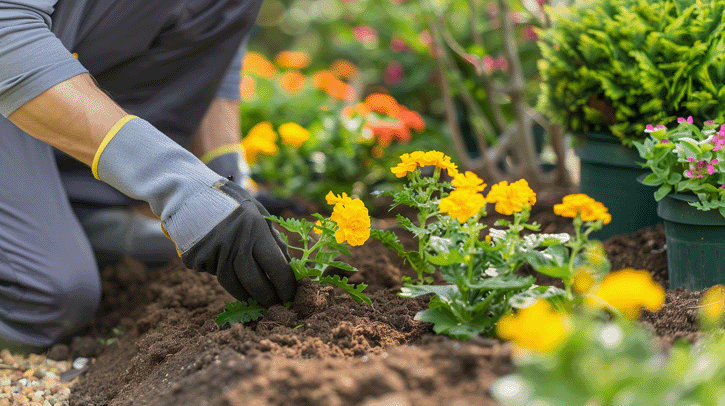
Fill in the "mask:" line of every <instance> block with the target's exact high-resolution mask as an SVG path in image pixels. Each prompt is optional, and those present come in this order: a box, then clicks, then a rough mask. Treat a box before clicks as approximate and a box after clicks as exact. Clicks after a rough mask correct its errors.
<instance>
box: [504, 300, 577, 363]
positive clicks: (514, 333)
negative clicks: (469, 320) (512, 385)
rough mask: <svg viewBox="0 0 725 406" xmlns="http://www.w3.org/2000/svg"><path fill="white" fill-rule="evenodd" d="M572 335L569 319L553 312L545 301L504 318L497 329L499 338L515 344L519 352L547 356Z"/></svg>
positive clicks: (560, 313) (564, 315) (563, 314)
mask: <svg viewBox="0 0 725 406" xmlns="http://www.w3.org/2000/svg"><path fill="white" fill-rule="evenodd" d="M570 331H571V320H570V319H569V317H568V316H567V315H566V314H565V313H563V312H559V311H556V310H554V308H553V307H552V306H551V304H549V302H548V301H546V300H539V301H537V302H536V303H534V304H533V305H531V306H529V307H527V308H524V309H520V310H519V311H518V312H516V314H515V315H512V314H509V315H506V316H503V317H501V319H500V320H499V322H498V324H497V326H496V333H497V334H498V336H499V337H500V338H502V339H504V340H510V341H513V342H514V344H516V346H517V347H519V348H523V349H528V350H535V351H539V352H544V353H550V352H552V351H554V350H555V349H556V348H557V347H558V346H559V345H560V344H561V343H563V342H564V340H565V339H566V338H567V336H568V335H569V332H570Z"/></svg>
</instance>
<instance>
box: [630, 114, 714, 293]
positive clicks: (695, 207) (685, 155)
mask: <svg viewBox="0 0 725 406" xmlns="http://www.w3.org/2000/svg"><path fill="white" fill-rule="evenodd" d="M677 121H678V124H677V125H676V126H674V128H671V129H669V130H668V129H667V127H665V126H664V125H662V124H660V125H657V126H652V125H650V126H648V127H647V128H646V130H645V131H646V132H647V133H649V137H648V138H647V139H645V140H644V141H643V142H637V141H635V142H634V145H635V146H636V147H637V150H638V151H639V154H640V155H641V157H642V158H643V159H645V160H646V162H645V164H644V165H645V167H646V168H647V169H648V172H649V174H648V175H647V176H646V177H644V178H643V179H642V183H644V184H646V185H650V186H656V187H658V188H657V191H656V192H655V194H654V195H655V199H656V200H657V202H658V207H657V212H658V214H659V216H660V217H661V218H662V219H663V220H664V221H665V238H666V241H667V269H668V274H669V281H670V288H674V287H684V288H687V289H689V290H699V289H703V288H706V287H710V286H713V285H716V284H721V283H723V282H725V263H723V261H722V258H721V255H722V252H723V248H724V247H725V150H723V146H724V145H725V125H718V124H716V123H715V122H713V121H706V122H705V123H704V125H703V127H702V129H701V128H699V127H698V126H696V125H695V124H694V121H693V118H692V117H688V118H686V119H685V118H682V117H681V118H678V120H677Z"/></svg>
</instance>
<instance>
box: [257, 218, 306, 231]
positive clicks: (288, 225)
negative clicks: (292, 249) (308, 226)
mask: <svg viewBox="0 0 725 406" xmlns="http://www.w3.org/2000/svg"><path fill="white" fill-rule="evenodd" d="M265 219H267V220H270V221H274V222H275V223H277V224H279V225H281V226H282V227H284V228H285V229H287V231H292V232H293V233H299V234H302V233H303V231H302V223H301V222H300V220H298V219H293V218H290V219H286V218H283V217H278V216H267V217H265ZM305 221H306V220H305Z"/></svg>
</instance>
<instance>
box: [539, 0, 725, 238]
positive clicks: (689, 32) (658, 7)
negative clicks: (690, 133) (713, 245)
mask: <svg viewBox="0 0 725 406" xmlns="http://www.w3.org/2000/svg"><path fill="white" fill-rule="evenodd" d="M723 12H725V0H714V1H708V2H700V1H695V0H664V1H661V0H601V1H596V2H593V1H586V0H575V1H574V3H573V4H572V5H571V6H569V7H561V8H556V9H553V10H549V13H548V14H549V15H550V16H552V23H551V26H550V28H548V29H545V30H542V31H540V41H539V45H540V47H541V51H542V59H541V60H540V62H539V65H540V66H539V68H540V72H541V75H542V82H543V83H542V89H541V90H542V91H541V94H540V98H539V103H538V107H539V109H540V110H541V111H542V112H544V114H546V115H548V116H549V117H550V118H551V119H552V120H553V121H555V122H557V123H558V124H560V125H561V126H562V127H563V128H564V130H566V131H568V132H570V133H573V134H575V135H576V136H577V137H576V139H577V152H578V154H579V155H580V158H581V177H580V178H581V189H582V192H583V193H586V194H588V195H590V196H592V197H593V198H595V199H597V200H599V201H601V202H602V203H604V204H605V205H606V206H607V207H609V209H610V212H611V213H612V216H613V218H614V219H615V221H614V222H613V223H614V224H616V225H617V226H615V227H611V228H610V229H609V232H610V233H612V234H618V233H625V232H633V231H636V230H637V229H639V228H641V227H643V226H646V225H649V224H653V223H656V222H657V221H658V219H657V217H656V216H655V215H654V214H653V213H654V207H652V206H648V203H647V202H648V200H649V201H651V199H649V197H644V196H645V195H647V196H648V195H649V193H651V191H650V190H648V189H647V186H644V185H639V184H638V183H637V182H636V181H635V180H634V179H635V178H636V176H637V175H638V174H639V173H641V172H639V171H641V168H640V167H639V165H638V164H637V163H636V161H638V160H639V156H638V154H637V152H636V151H634V150H633V149H632V148H631V146H632V142H633V141H636V140H642V139H643V138H644V136H646V134H645V132H644V129H645V126H646V125H647V124H649V123H667V122H672V121H674V119H675V118H676V117H681V116H689V115H692V116H693V117H694V120H695V121H696V122H700V123H702V122H703V121H705V120H709V119H714V120H716V121H718V120H719V121H722V118H723V115H725V110H723V109H722V108H721V106H722V105H723V102H725V91H723V88H725V86H724V85H725V64H724V63H723V62H725V61H724V59H725V56H724V55H725V52H724V51H725V30H724V29H723V22H722V15H723ZM629 169H632V170H634V173H630V171H629ZM650 205H652V203H650ZM635 208H639V210H635ZM605 232H606V231H605ZM598 237H599V238H603V237H605V236H603V235H598Z"/></svg>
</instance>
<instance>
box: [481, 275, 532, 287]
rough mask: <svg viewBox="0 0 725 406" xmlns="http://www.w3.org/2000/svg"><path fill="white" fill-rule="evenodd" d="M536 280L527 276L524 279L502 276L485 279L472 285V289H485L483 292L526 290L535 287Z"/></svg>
mask: <svg viewBox="0 0 725 406" xmlns="http://www.w3.org/2000/svg"><path fill="white" fill-rule="evenodd" d="M534 281H535V278H534V277H533V276H527V277H525V278H522V277H520V276H517V275H500V276H495V277H493V278H488V279H484V280H482V281H479V282H476V283H472V284H471V288H474V289H483V290H495V289H506V290H514V289H526V288H528V287H529V286H531V285H533V284H534Z"/></svg>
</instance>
